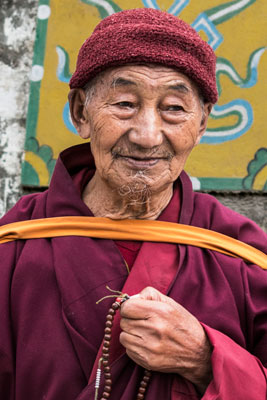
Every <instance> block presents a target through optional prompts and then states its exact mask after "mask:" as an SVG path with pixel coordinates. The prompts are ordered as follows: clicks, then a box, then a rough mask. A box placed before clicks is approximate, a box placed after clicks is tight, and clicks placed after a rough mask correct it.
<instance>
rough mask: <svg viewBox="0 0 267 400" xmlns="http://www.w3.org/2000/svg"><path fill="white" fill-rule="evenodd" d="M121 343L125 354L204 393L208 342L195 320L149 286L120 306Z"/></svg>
mask: <svg viewBox="0 0 267 400" xmlns="http://www.w3.org/2000/svg"><path fill="white" fill-rule="evenodd" d="M121 329H122V333H121V335H120V342H121V344H122V345H123V346H124V347H125V348H126V353H127V354H128V356H129V357H130V358H131V359H132V360H133V361H134V362H135V363H136V364H138V365H140V366H142V367H143V368H147V369H149V370H152V371H160V372H168V373H178V374H180V375H182V376H183V377H185V378H187V379H188V380H190V381H191V382H193V383H194V384H195V385H196V387H197V388H198V390H199V391H200V392H201V393H204V391H205V390H206V387H207V386H208V384H209V382H210V380H211V379H212V370H211V361H210V357H211V351H212V349H211V345H210V342H209V340H208V338H207V336H206V334H205V331H204V329H203V327H202V326H201V324H200V323H199V322H198V320H197V319H196V318H195V317H194V316H193V315H192V314H190V313H189V312H188V311H187V310H186V309H185V308H183V307H182V306H181V305H180V304H178V303H176V302H175V301H174V300H173V299H171V298H169V297H167V296H164V295H163V294H161V293H160V292H159V291H157V290H156V289H154V288H152V287H147V288H145V289H144V290H142V292H141V293H140V294H139V296H138V297H135V298H133V299H130V300H127V301H126V302H125V303H123V304H122V307H121Z"/></svg>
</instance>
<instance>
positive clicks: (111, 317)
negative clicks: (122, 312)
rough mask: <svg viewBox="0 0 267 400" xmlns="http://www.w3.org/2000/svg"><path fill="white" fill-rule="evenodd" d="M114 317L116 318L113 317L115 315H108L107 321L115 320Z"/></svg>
mask: <svg viewBox="0 0 267 400" xmlns="http://www.w3.org/2000/svg"><path fill="white" fill-rule="evenodd" d="M113 319H114V317H113V315H109V314H108V315H107V318H106V320H107V321H113Z"/></svg>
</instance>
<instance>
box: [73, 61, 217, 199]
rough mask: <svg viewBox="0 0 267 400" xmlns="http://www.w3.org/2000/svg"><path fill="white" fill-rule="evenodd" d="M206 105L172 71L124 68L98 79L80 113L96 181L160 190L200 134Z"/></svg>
mask: <svg viewBox="0 0 267 400" xmlns="http://www.w3.org/2000/svg"><path fill="white" fill-rule="evenodd" d="M209 110H210V108H209V105H204V106H201V103H200V100H199V96H198V92H197V89H196V87H195V85H194V83H193V82H192V81H191V80H190V79H189V78H187V77H186V76H185V75H183V74H181V73H179V72H177V71H176V70H174V69H172V68H167V67H162V66H155V65H149V66H147V65H127V66H123V67H118V68H113V69H110V70H107V71H106V72H104V73H103V74H101V75H100V77H99V79H98V80H97V81H96V85H95V87H94V95H93V96H92V99H91V100H90V101H89V102H88V104H86V105H85V108H84V110H83V115H84V120H83V123H82V126H79V129H78V131H79V133H80V135H81V136H82V137H84V138H87V137H90V138H91V149H92V153H93V156H94V159H95V164H96V175H95V177H96V179H100V180H102V183H103V182H104V183H105V184H108V185H109V186H110V187H111V188H112V189H118V190H119V191H121V193H122V194H123V193H124V192H125V193H126V192H127V188H133V187H135V189H136V190H143V189H144V188H147V189H148V190H149V191H150V192H154V193H155V192H160V191H162V190H165V189H166V188H167V187H168V186H169V185H170V184H172V182H173V181H174V180H176V179H177V177H178V176H179V174H180V173H181V171H182V169H183V167H184V164H185V161H186V159H187V157H188V155H189V154H190V152H191V150H192V149H193V147H194V146H195V145H196V144H197V143H198V142H199V139H200V137H201V136H202V134H203V133H204V131H205V125H206V120H207V116H208V113H209Z"/></svg>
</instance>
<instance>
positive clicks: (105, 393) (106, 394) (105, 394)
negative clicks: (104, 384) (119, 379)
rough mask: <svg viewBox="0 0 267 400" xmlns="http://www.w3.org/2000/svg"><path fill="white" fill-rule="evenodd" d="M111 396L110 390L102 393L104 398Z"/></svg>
mask: <svg viewBox="0 0 267 400" xmlns="http://www.w3.org/2000/svg"><path fill="white" fill-rule="evenodd" d="M109 396H110V393H108V392H104V393H103V394H102V397H103V399H108V398H109Z"/></svg>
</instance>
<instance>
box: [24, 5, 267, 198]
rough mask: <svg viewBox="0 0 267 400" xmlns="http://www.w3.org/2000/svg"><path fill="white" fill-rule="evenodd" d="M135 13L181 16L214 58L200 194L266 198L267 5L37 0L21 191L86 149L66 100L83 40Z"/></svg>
mask: <svg viewBox="0 0 267 400" xmlns="http://www.w3.org/2000/svg"><path fill="white" fill-rule="evenodd" d="M137 7H147V8H156V9H161V10H164V11H167V12H169V13H170V14H173V15H175V16H177V17H181V18H182V19H184V20H185V21H187V22H188V23H190V24H191V25H192V26H193V27H194V28H195V29H196V30H197V31H198V32H199V34H200V35H201V36H202V38H203V39H204V40H206V41H207V42H208V43H209V44H210V46H211V47H212V48H213V49H214V51H215V53H216V55H217V66H216V79H217V86H218V91H219V95H220V97H219V101H218V103H217V104H216V105H215V106H214V107H213V109H212V113H211V118H210V121H209V124H208V128H207V131H206V133H205V135H204V136H203V137H202V140H201V143H200V144H199V146H197V147H196V148H195V149H194V150H193V152H192V155H191V156H190V159H189V160H188V162H187V164H186V171H187V172H188V173H189V175H190V177H191V180H192V182H193V186H194V188H195V190H226V191H229V190H230V191H240V190H246V191H248V190H249V191H252V190H258V191H265V192H267V128H266V126H265V125H266V124H265V118H266V111H265V109H266V95H267V85H266V70H267V54H266V53H267V52H266V48H267V29H266V25H267V24H266V15H267V2H266V1H265V0H233V1H228V2H225V1H222V0H217V1H216V0H191V1H190V0H171V1H168V0H165V1H164V0H162V1H161V0H114V1H113V0H68V1H67V2H66V0H50V1H49V0H40V2H39V9H38V21H37V34H36V41H35V49H34V58H33V66H32V72H31V90H30V100H29V109H28V117H27V134H26V142H25V161H24V164H23V172H22V183H23V185H25V186H42V187H45V186H47V185H48V184H49V181H50V179H51V175H52V173H53V169H54V166H55V162H56V158H57V156H58V154H59V152H60V151H61V150H63V149H64V148H66V147H69V146H71V145H74V144H78V143H81V142H82V140H81V139H80V138H79V137H78V135H77V133H76V131H75V128H74V126H73V125H72V122H71V119H70V115H69V106H68V102H67V94H68V82H69V80H70V77H71V73H72V72H73V71H74V69H75V62H76V57H77V53H78V50H79V48H80V46H81V45H82V43H83V41H84V40H85V39H86V38H87V37H88V36H89V35H90V33H91V32H92V31H93V29H94V27H95V25H96V24H97V23H98V22H99V21H100V20H101V19H103V18H105V17H107V16H108V15H111V14H113V13H115V12H118V11H120V10H122V9H127V8H137Z"/></svg>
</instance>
